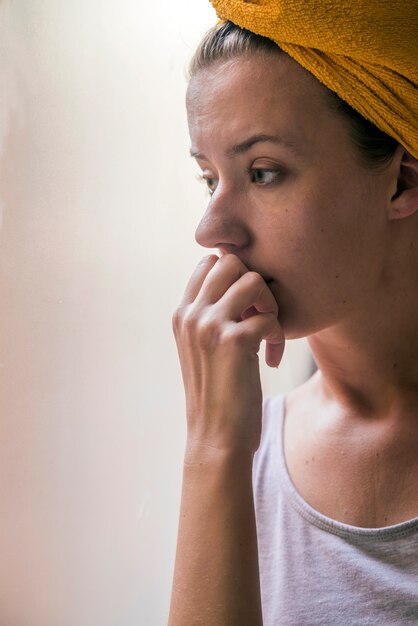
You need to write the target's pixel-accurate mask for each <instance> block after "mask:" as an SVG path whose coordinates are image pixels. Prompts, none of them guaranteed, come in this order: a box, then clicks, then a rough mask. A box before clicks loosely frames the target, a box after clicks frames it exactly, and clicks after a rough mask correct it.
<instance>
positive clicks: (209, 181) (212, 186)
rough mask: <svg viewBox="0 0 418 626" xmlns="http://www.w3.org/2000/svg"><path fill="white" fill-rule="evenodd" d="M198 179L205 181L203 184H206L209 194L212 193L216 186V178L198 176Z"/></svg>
mask: <svg viewBox="0 0 418 626" xmlns="http://www.w3.org/2000/svg"><path fill="white" fill-rule="evenodd" d="M200 180H201V181H203V182H204V183H205V185H206V186H207V188H208V190H209V193H210V195H212V194H213V192H214V191H215V189H216V187H217V186H218V180H217V178H211V177H210V176H200Z"/></svg>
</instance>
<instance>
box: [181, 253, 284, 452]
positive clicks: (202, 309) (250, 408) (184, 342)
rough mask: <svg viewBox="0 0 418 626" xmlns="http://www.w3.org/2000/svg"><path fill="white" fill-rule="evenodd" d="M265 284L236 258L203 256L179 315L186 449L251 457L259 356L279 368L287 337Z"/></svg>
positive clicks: (256, 431) (257, 420)
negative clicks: (243, 453)
mask: <svg viewBox="0 0 418 626" xmlns="http://www.w3.org/2000/svg"><path fill="white" fill-rule="evenodd" d="M277 313H278V311H277V304H276V301H275V299H274V297H273V294H272V293H271V291H270V289H269V288H268V286H267V284H266V282H265V281H264V279H263V278H262V277H261V276H260V274H257V273H255V272H251V271H249V270H248V268H247V267H245V265H244V264H243V263H242V262H241V261H240V260H239V258H238V257H236V256H235V255H233V254H227V255H225V256H222V257H221V258H218V257H217V256H215V255H211V256H209V257H205V258H204V259H202V261H201V262H200V263H199V265H198V266H197V268H196V270H195V272H194V273H193V275H192V277H191V279H190V281H189V284H188V285H187V288H186V291H185V294H184V297H183V300H182V302H181V304H180V306H179V308H178V309H177V311H176V312H175V314H174V317H173V329H174V334H175V338H176V342H177V349H178V352H179V357H180V363H181V368H182V374H183V382H184V387H185V392H186V406H187V425H188V445H198V446H205V447H209V448H216V449H223V450H225V449H227V450H231V449H238V448H239V449H245V450H246V451H251V452H254V451H255V450H256V449H257V448H258V446H259V444H260V435H261V411H262V392H261V382H260V372H259V362H258V356H257V353H258V351H259V349H260V343H261V341H262V340H263V339H265V340H266V342H267V347H266V362H267V364H268V365H270V366H272V367H277V366H278V365H279V363H280V361H281V358H282V356H283V351H284V335H283V331H282V329H281V327H280V324H279V322H278V319H277Z"/></svg>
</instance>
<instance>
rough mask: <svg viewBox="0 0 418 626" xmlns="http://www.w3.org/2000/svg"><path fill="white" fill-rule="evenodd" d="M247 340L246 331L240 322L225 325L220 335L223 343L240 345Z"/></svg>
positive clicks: (243, 344)
mask: <svg viewBox="0 0 418 626" xmlns="http://www.w3.org/2000/svg"><path fill="white" fill-rule="evenodd" d="M248 341H249V337H248V331H247V330H246V329H245V328H243V327H242V325H241V324H230V325H228V326H226V327H225V328H224V329H223V331H222V335H221V342H222V344H223V345H227V346H236V347H241V346H245V345H246V344H247V343H248Z"/></svg>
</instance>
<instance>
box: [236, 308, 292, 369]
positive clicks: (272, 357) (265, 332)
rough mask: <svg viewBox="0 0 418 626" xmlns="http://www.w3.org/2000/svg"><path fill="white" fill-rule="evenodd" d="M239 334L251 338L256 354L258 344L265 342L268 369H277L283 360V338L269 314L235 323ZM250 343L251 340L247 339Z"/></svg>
mask: <svg viewBox="0 0 418 626" xmlns="http://www.w3.org/2000/svg"><path fill="white" fill-rule="evenodd" d="M237 327H240V334H248V337H249V338H250V337H251V338H253V341H254V344H253V346H254V347H253V350H254V352H258V350H259V349H260V343H261V341H262V340H263V339H265V340H266V351H265V360H266V363H267V365H268V366H269V367H278V366H279V365H280V363H281V360H282V358H283V353H284V349H285V336H284V333H283V329H282V328H281V326H280V324H279V321H278V320H277V318H275V317H274V316H273V315H272V314H271V313H259V314H258V315H254V316H252V317H250V318H247V319H246V320H244V321H242V322H238V323H237ZM249 341H250V342H251V339H249Z"/></svg>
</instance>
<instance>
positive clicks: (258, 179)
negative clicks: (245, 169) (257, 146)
mask: <svg viewBox="0 0 418 626" xmlns="http://www.w3.org/2000/svg"><path fill="white" fill-rule="evenodd" d="M250 176H251V182H253V183H256V184H258V185H269V184H271V183H275V182H278V181H279V180H281V179H282V178H283V172H281V171H280V170H271V169H267V168H253V169H251V170H250Z"/></svg>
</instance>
